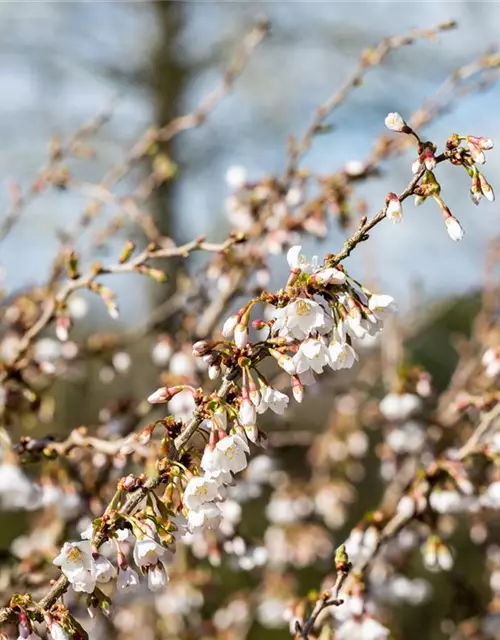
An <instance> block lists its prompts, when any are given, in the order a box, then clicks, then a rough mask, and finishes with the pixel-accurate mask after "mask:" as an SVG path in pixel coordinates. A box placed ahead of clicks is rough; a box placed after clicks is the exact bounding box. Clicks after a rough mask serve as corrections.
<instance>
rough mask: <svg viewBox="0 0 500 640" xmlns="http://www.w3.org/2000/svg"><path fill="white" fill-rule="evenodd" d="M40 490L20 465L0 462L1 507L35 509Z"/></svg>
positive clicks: (40, 493)
mask: <svg viewBox="0 0 500 640" xmlns="http://www.w3.org/2000/svg"><path fill="white" fill-rule="evenodd" d="M42 497H43V496H42V492H41V490H40V487H39V486H38V485H36V484H35V483H34V482H33V481H32V480H30V479H29V478H28V476H27V475H26V474H25V473H23V471H22V470H21V468H20V467H18V466H17V465H15V464H11V463H10V462H4V463H1V464H0V506H1V507H2V509H9V510H14V509H28V510H31V509H37V508H38V507H39V506H41V503H42Z"/></svg>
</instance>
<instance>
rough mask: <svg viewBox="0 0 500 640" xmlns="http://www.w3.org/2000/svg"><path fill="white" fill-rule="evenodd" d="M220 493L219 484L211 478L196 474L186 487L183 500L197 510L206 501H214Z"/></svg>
mask: <svg viewBox="0 0 500 640" xmlns="http://www.w3.org/2000/svg"><path fill="white" fill-rule="evenodd" d="M218 494H219V484H218V483H217V482H216V481H215V480H212V479H210V478H203V477H200V476H194V477H193V478H191V480H190V481H189V482H188V483H187V485H186V488H185V489H184V496H183V502H184V504H185V506H186V507H187V508H188V509H190V510H192V511H193V510H197V509H199V508H200V507H201V505H202V504H204V503H205V502H212V501H213V500H215V499H216V498H217V496H218Z"/></svg>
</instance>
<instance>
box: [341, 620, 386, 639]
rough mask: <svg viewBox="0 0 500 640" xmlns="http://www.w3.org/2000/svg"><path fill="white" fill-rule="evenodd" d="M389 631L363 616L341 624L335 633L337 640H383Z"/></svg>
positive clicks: (375, 621)
mask: <svg viewBox="0 0 500 640" xmlns="http://www.w3.org/2000/svg"><path fill="white" fill-rule="evenodd" d="M389 633H390V632H389V629H387V627H384V626H383V625H382V624H380V622H378V621H377V620H375V619H374V618H371V617H368V616H363V617H362V618H360V619H357V618H351V619H349V620H346V621H345V622H343V623H342V624H341V625H340V626H339V627H338V629H337V631H336V633H335V638H337V640H385V638H388V637H389Z"/></svg>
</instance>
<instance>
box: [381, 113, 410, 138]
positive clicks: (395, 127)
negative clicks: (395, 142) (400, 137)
mask: <svg viewBox="0 0 500 640" xmlns="http://www.w3.org/2000/svg"><path fill="white" fill-rule="evenodd" d="M384 122H385V126H386V127H387V128H388V129H390V130H391V131H396V132H398V133H407V132H408V131H409V127H408V125H407V124H406V122H405V121H404V120H403V118H402V117H401V116H400V114H399V113H396V112H394V113H389V114H388V115H387V116H386V118H385V121H384Z"/></svg>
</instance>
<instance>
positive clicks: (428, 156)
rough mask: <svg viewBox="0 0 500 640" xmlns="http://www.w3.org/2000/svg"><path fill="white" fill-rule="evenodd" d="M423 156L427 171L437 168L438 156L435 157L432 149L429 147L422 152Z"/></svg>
mask: <svg viewBox="0 0 500 640" xmlns="http://www.w3.org/2000/svg"><path fill="white" fill-rule="evenodd" d="M421 158H422V161H423V163H424V164H425V168H426V169H427V171H432V170H433V169H435V168H436V158H435V157H434V153H433V151H432V149H430V148H429V147H427V148H426V149H425V150H424V152H423V153H422V156H421Z"/></svg>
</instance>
